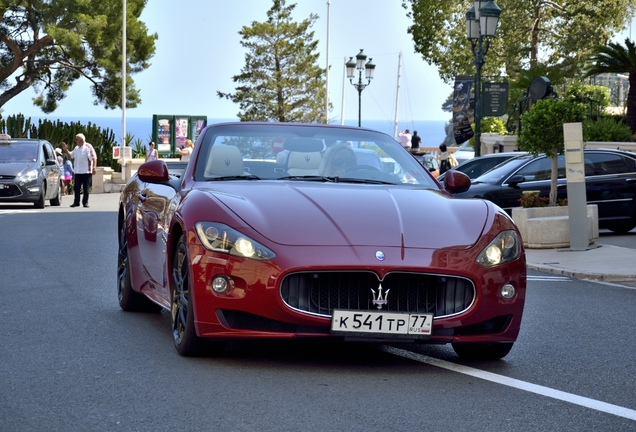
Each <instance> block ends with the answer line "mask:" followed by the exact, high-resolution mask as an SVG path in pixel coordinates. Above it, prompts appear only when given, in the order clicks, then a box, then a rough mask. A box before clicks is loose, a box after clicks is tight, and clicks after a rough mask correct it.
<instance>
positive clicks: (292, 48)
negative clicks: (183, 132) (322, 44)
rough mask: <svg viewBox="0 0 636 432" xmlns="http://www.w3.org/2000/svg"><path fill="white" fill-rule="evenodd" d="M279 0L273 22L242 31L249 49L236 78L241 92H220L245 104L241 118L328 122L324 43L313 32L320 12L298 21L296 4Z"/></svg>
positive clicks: (270, 13)
mask: <svg viewBox="0 0 636 432" xmlns="http://www.w3.org/2000/svg"><path fill="white" fill-rule="evenodd" d="M273 3H274V4H273V6H272V8H271V9H270V10H269V11H268V12H267V21H265V22H256V21H254V22H252V24H251V26H249V27H248V26H243V28H242V29H241V31H239V34H240V35H241V36H242V39H243V40H242V41H241V45H242V46H243V47H245V48H247V50H248V52H247V53H246V54H245V66H244V67H243V69H242V70H241V73H240V74H239V75H235V76H233V77H232V79H233V81H234V82H235V83H238V86H237V87H236V92H235V93H223V92H220V91H218V92H217V94H218V96H219V97H221V98H227V99H229V100H231V101H232V102H234V103H238V104H239V107H240V112H239V113H238V117H239V119H240V120H241V121H277V122H304V123H314V122H323V123H326V122H327V119H325V117H324V105H325V82H324V77H325V69H323V68H320V67H319V66H318V63H317V60H318V56H319V54H318V53H317V52H316V47H317V45H318V41H315V40H314V32H313V31H310V28H311V26H312V25H313V23H314V22H315V21H316V19H317V18H318V16H317V15H314V14H311V15H310V16H309V18H307V19H305V20H303V21H301V22H300V23H298V22H295V21H293V20H292V17H291V13H292V11H293V10H294V8H295V7H296V4H291V5H289V6H287V5H286V4H285V0H274V1H273Z"/></svg>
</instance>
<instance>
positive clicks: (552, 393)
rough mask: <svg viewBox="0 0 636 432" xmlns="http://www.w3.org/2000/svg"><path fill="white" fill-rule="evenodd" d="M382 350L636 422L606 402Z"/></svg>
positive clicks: (403, 352) (390, 349) (629, 412)
mask: <svg viewBox="0 0 636 432" xmlns="http://www.w3.org/2000/svg"><path fill="white" fill-rule="evenodd" d="M382 350H383V351H384V352H387V353H390V354H394V355H397V356H400V357H404V358H408V359H410V360H415V361H418V362H421V363H426V364H428V365H431V366H436V367H439V368H442V369H447V370H450V371H453V372H458V373H461V374H464V375H470V376H472V377H475V378H479V379H483V380H486V381H490V382H494V383H497V384H501V385H505V386H508V387H512V388H516V389H519V390H524V391H527V392H531V393H536V394H538V395H541V396H547V397H549V398H553V399H557V400H560V401H563V402H569V403H571V404H574V405H580V406H583V407H586V408H591V409H594V410H597V411H601V412H604V413H607V414H612V415H615V416H618V417H623V418H626V419H630V420H636V410H632V409H629V408H625V407H621V406H618V405H612V404H609V403H606V402H601V401H597V400H595V399H590V398H586V397H583V396H578V395H575V394H572V393H566V392H564V391H560V390H555V389H552V388H550V387H544V386H540V385H537V384H532V383H529V382H525V381H521V380H518V379H514V378H509V377H506V376H503V375H497V374H494V373H492V372H486V371H482V370H479V369H475V368H471V367H468V366H463V365H459V364H456V363H451V362H448V361H445V360H440V359H436V358H434V357H429V356H425V355H422V354H417V353H414V352H411V351H407V350H403V349H400V348H395V347H391V346H388V345H383V346H382Z"/></svg>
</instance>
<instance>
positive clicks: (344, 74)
mask: <svg viewBox="0 0 636 432" xmlns="http://www.w3.org/2000/svg"><path fill="white" fill-rule="evenodd" d="M342 68H343V69H342V105H341V106H340V125H343V124H344V112H345V91H346V89H347V56H345V58H344V61H343V62H342Z"/></svg>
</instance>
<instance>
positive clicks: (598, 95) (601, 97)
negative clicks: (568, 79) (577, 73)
mask: <svg viewBox="0 0 636 432" xmlns="http://www.w3.org/2000/svg"><path fill="white" fill-rule="evenodd" d="M565 97H566V98H568V99H571V100H575V101H579V102H583V103H585V104H589V102H592V103H593V105H595V106H598V107H600V108H605V107H608V106H609V104H610V91H609V88H607V87H605V86H598V85H591V84H582V83H580V82H575V83H572V84H570V85H569V86H568V88H567V90H566V92H565Z"/></svg>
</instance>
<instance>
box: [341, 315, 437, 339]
mask: <svg viewBox="0 0 636 432" xmlns="http://www.w3.org/2000/svg"><path fill="white" fill-rule="evenodd" d="M432 329H433V314H408V313H399V312H375V311H349V310H340V309H335V310H334V311H333V315H332V319H331V331H332V332H333V333H336V334H343V335H348V334H350V335H353V334H364V335H372V334H377V335H401V336H418V337H422V336H430V335H431V332H432Z"/></svg>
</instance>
